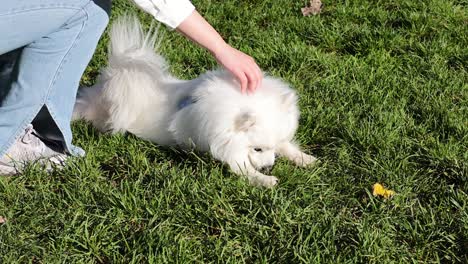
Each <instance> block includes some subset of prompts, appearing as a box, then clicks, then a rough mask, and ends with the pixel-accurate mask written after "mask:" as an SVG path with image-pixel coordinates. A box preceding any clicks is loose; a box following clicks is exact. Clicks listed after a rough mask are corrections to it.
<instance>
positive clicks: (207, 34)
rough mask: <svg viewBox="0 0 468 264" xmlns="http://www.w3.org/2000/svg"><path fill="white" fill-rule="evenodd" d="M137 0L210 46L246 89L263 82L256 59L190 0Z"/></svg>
mask: <svg viewBox="0 0 468 264" xmlns="http://www.w3.org/2000/svg"><path fill="white" fill-rule="evenodd" d="M133 1H134V2H135V3H136V4H137V5H138V6H139V7H140V8H141V9H143V10H144V11H146V12H147V13H149V14H151V15H153V16H154V17H155V18H156V19H157V20H159V21H160V22H162V23H164V24H166V25H167V26H169V27H170V28H173V29H174V28H175V29H176V30H177V31H178V32H180V33H181V34H183V35H184V36H186V37H187V38H189V39H190V40H192V41H193V42H195V43H197V44H198V45H200V46H201V47H203V48H205V49H207V50H208V51H209V52H210V53H211V54H212V55H213V56H214V58H215V59H216V61H217V62H218V63H219V64H221V65H222V66H223V67H224V68H226V69H227V70H228V71H229V72H231V73H232V74H233V75H234V76H235V77H236V78H237V79H238V80H239V82H240V85H241V91H242V93H245V92H246V91H247V90H248V91H250V92H254V91H255V89H257V87H259V86H260V85H261V82H262V78H263V74H262V71H261V70H260V68H259V67H258V65H257V63H256V62H255V60H254V59H253V58H252V57H250V56H248V55H247V54H245V53H243V52H241V51H239V50H237V49H235V48H233V47H231V46H230V45H229V44H227V43H226V42H225V41H224V40H223V38H222V37H221V36H220V35H219V33H218V32H217V31H216V30H215V29H214V28H213V27H212V26H211V25H210V24H209V23H208V22H207V21H206V20H205V19H204V18H203V17H202V16H201V15H200V14H199V13H198V12H197V11H196V10H195V7H194V6H193V5H192V4H191V2H190V1H189V0H133Z"/></svg>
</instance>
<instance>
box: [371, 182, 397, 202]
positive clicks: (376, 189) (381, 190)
mask: <svg viewBox="0 0 468 264" xmlns="http://www.w3.org/2000/svg"><path fill="white" fill-rule="evenodd" d="M372 189H373V191H372V194H373V195H374V196H382V197H383V198H385V199H388V198H390V197H391V196H393V195H394V194H395V192H394V191H392V190H388V189H385V187H383V185H382V184H380V183H376V184H374V185H373V186H372Z"/></svg>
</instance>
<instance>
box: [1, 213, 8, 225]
mask: <svg viewBox="0 0 468 264" xmlns="http://www.w3.org/2000/svg"><path fill="white" fill-rule="evenodd" d="M6 222H7V219H6V218H5V217H3V216H1V215H0V224H4V223H6Z"/></svg>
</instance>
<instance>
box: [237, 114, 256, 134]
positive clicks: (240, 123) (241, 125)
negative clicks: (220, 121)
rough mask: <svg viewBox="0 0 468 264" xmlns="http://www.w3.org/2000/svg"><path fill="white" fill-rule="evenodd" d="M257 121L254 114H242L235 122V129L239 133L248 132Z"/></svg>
mask: <svg viewBox="0 0 468 264" xmlns="http://www.w3.org/2000/svg"><path fill="white" fill-rule="evenodd" d="M255 120H256V119H255V116H254V115H253V114H252V113H249V112H244V113H241V114H239V115H238V116H237V117H236V119H235V120H234V128H235V129H236V130H237V131H247V130H249V128H251V127H252V126H253V125H254V124H255Z"/></svg>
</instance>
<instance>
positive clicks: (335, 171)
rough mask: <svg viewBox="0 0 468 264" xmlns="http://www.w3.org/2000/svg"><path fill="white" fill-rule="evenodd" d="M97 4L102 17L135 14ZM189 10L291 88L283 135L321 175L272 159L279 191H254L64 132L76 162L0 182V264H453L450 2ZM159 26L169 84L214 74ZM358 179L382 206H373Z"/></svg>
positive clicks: (458, 116) (455, 202)
mask: <svg viewBox="0 0 468 264" xmlns="http://www.w3.org/2000/svg"><path fill="white" fill-rule="evenodd" d="M114 2H115V3H114V9H113V11H114V13H113V18H115V17H116V16H118V15H121V14H123V13H125V12H137V11H136V9H135V8H134V7H132V5H131V4H130V1H122V0H120V1H114ZM193 2H194V3H195V4H196V6H198V10H199V11H200V12H201V13H202V14H204V16H205V17H206V18H207V20H209V21H210V22H211V23H212V24H213V26H214V27H215V28H217V29H218V30H219V32H220V33H221V34H222V35H223V37H224V38H225V39H226V40H227V41H228V42H229V43H230V44H232V45H233V46H234V47H237V48H239V49H241V50H243V51H245V52H247V53H249V54H251V55H252V56H253V57H255V58H256V60H257V62H258V63H259V65H260V66H261V67H262V68H263V69H264V70H265V71H267V72H269V73H270V74H271V75H274V76H278V77H281V78H283V79H285V80H286V81H288V82H290V83H291V85H292V86H293V87H295V88H296V89H297V91H298V93H299V95H300V106H301V114H302V115H301V120H300V129H299V131H298V133H297V139H298V141H299V142H300V143H301V145H302V146H303V147H304V148H305V149H306V150H307V151H308V152H310V153H312V154H314V155H315V156H317V157H319V158H320V159H321V160H322V161H323V162H322V163H321V164H320V165H319V166H317V167H315V168H311V169H302V168H296V167H294V166H293V165H292V164H291V163H290V162H287V161H285V160H279V161H278V163H277V165H276V166H275V168H274V170H273V174H274V175H277V176H278V177H279V178H280V184H279V186H278V187H277V188H274V189H271V190H270V189H261V188H255V187H251V186H249V185H248V183H247V182H246V181H245V180H242V179H239V178H238V177H237V176H236V175H234V174H232V173H231V172H230V171H229V170H228V169H227V168H226V167H224V166H223V165H222V164H221V163H220V162H218V161H215V160H213V159H211V158H210V157H209V156H208V155H203V154H200V153H185V152H181V151H178V150H176V149H167V148H162V147H160V146H157V145H154V144H151V143H149V142H145V141H143V140H140V139H138V138H136V137H134V136H131V135H103V134H99V133H98V132H97V131H96V130H94V129H93V128H92V127H91V126H89V125H87V124H84V123H75V124H74V125H73V131H74V136H75V141H74V142H75V144H77V145H79V146H81V147H83V148H84V149H85V150H86V151H87V156H86V157H85V158H81V159H77V160H76V161H75V162H74V163H72V164H71V165H70V167H69V168H67V169H65V170H64V171H60V172H54V173H52V174H47V173H45V172H43V171H40V170H38V169H36V168H34V167H31V168H30V169H29V170H28V171H27V172H26V173H25V174H23V175H20V176H16V177H3V178H0V216H4V217H6V218H7V222H6V223H4V224H0V262H1V263H14V262H16V261H18V262H32V263H56V262H63V263H74V262H87V263H93V262H98V263H114V262H116V263H142V262H157V263H163V262H178V263H186V262H200V263H205V262H220V263H239V262H246V263H300V262H304V263H345V262H346V263H391V262H404V263H438V262H444V263H455V262H459V263H467V262H468V176H467V175H468V102H467V101H468V72H467V71H468V69H467V65H468V48H467V47H468V14H467V8H468V3H467V2H466V1H449V0H433V1H413V0H394V1H378V0H374V1H326V0H325V1H324V4H325V9H324V11H323V13H322V14H320V15H318V16H312V17H303V16H302V14H301V13H300V8H301V7H303V6H305V5H306V3H307V2H308V1H286V0H275V1H273V0H270V1H208V0H204V1H201V0H199V1H193ZM138 13H139V16H140V17H141V18H142V19H143V21H144V22H145V24H146V25H147V26H149V25H150V23H151V21H152V18H151V17H149V16H148V15H145V14H142V13H141V12H138ZM162 30H163V31H164V37H165V39H164V41H163V45H162V52H163V54H164V55H165V56H166V58H167V59H168V61H169V62H170V64H171V71H172V72H173V73H174V74H175V75H176V76H178V77H181V78H194V77H196V76H197V75H198V74H200V73H202V72H204V71H206V70H208V69H212V68H215V67H217V66H216V63H215V61H214V60H213V58H211V57H210V56H209V54H208V53H207V52H205V51H204V50H202V49H200V48H198V47H196V46H194V45H193V44H191V43H189V42H188V41H187V40H185V39H184V38H183V37H181V36H179V35H178V34H177V33H176V32H174V31H168V30H167V29H165V28H162ZM106 45H107V36H105V37H104V38H103V39H102V40H101V42H100V44H99V47H98V49H97V51H96V54H95V56H94V58H93V60H92V62H91V63H90V65H89V67H88V69H87V71H86V73H85V75H84V76H83V78H82V83H83V84H85V85H91V84H92V83H93V82H94V80H95V77H96V76H97V74H98V70H99V68H101V67H102V66H104V65H105V63H106ZM376 182H381V183H383V184H384V185H385V186H387V187H389V188H390V189H393V190H394V191H395V192H396V195H395V196H394V197H393V198H392V199H389V200H384V199H382V198H379V197H373V196H372V189H371V186H372V185H373V184H374V183H376Z"/></svg>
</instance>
